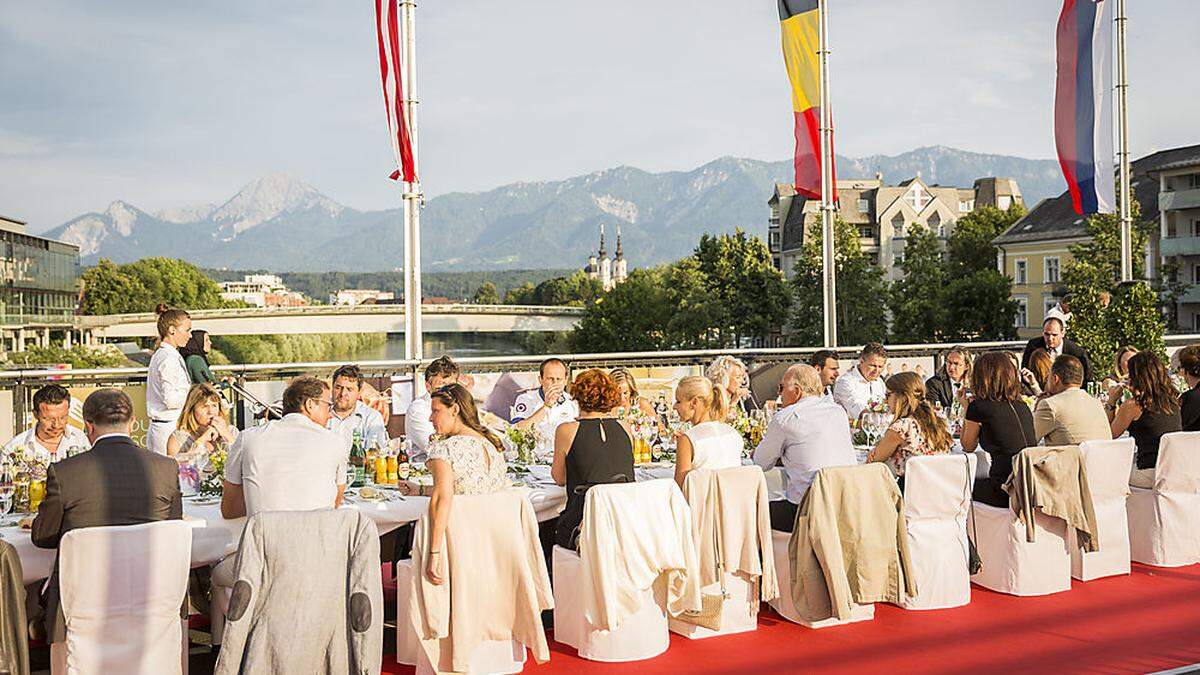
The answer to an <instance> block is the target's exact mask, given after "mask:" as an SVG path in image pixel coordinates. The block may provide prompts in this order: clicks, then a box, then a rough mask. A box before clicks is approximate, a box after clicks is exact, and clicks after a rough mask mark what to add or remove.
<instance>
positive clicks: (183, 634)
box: [51, 520, 192, 675]
mask: <svg viewBox="0 0 1200 675" xmlns="http://www.w3.org/2000/svg"><path fill="white" fill-rule="evenodd" d="M191 547H192V532H191V527H190V526H189V525H188V524H187V523H185V522H183V521H181V520H167V521H161V522H155V523H145V524H142V525H127V526H122V527H88V528H81V529H77V530H71V531H70V532H68V533H66V534H65V535H63V538H62V542H61V543H60V545H59V591H60V593H61V596H62V611H63V616H64V617H65V618H66V626H67V640H66V642H65V643H55V644H54V645H52V648H51V652H52V654H51V672H53V673H55V674H56V675H57V674H58V673H68V674H74V673H81V674H87V675H90V674H91V673H146V674H147V675H149V674H155V675H157V674H160V673H186V672H187V656H188V653H187V651H188V650H187V628H186V622H185V621H181V620H180V618H179V608H180V607H181V606H182V603H183V599H184V596H185V595H186V594H187V579H188V567H189V565H190V562H191Z"/></svg>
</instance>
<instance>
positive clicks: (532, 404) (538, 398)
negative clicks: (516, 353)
mask: <svg viewBox="0 0 1200 675" xmlns="http://www.w3.org/2000/svg"><path fill="white" fill-rule="evenodd" d="M569 372H570V371H569V370H568V368H567V364H566V362H565V361H563V360H562V359H555V358H550V359H546V360H545V361H542V364H541V366H539V367H538V381H539V383H540V384H541V386H540V387H539V388H537V389H530V390H529V391H526V392H524V393H522V394H521V395H520V396H518V397H517V400H516V401H515V402H514V403H513V407H512V413H511V415H510V416H509V417H510V421H511V422H512V424H513V426H514V427H516V428H518V429H531V428H532V429H536V430H537V432H538V446H537V452H538V454H539V455H544V454H547V453H548V452H549V453H553V452H554V432H555V430H556V429H558V425H560V424H562V423H563V422H573V421H575V420H576V419H578V418H579V404H578V403H576V402H575V401H574V400H573V399H572V398H571V395H570V394H568V393H567V384H569V383H570V378H569Z"/></svg>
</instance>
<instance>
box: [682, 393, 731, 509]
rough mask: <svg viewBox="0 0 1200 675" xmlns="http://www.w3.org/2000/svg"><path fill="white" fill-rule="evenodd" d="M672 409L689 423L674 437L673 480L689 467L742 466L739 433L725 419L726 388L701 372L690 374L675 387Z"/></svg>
mask: <svg viewBox="0 0 1200 675" xmlns="http://www.w3.org/2000/svg"><path fill="white" fill-rule="evenodd" d="M675 412H677V413H679V419H681V420H683V421H684V422H689V423H691V425H692V426H691V427H690V428H688V429H686V430H684V431H682V432H680V433H679V434H678V435H677V436H676V437H675V482H676V483H679V486H680V487H683V480H684V478H685V477H686V476H687V474H688V472H689V471H691V470H692V469H727V468H729V467H734V466H741V463H742V435H741V434H739V433H738V432H737V431H736V430H735V429H734V428H733V427H731V426H729V425H728V424H726V423H725V421H724V420H725V418H726V417H727V416H728V415H729V399H728V394H727V393H726V391H725V388H724V387H722V386H721V385H719V384H716V383H714V382H713V381H712V380H710V379H708V378H707V377H703V376H701V375H691V376H689V377H685V378H683V379H682V380H680V381H679V384H678V385H677V386H676V387H675Z"/></svg>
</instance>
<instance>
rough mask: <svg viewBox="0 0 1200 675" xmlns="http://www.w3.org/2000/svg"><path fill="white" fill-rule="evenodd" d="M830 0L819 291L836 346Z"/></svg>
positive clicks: (823, 38)
mask: <svg viewBox="0 0 1200 675" xmlns="http://www.w3.org/2000/svg"><path fill="white" fill-rule="evenodd" d="M828 5H829V0H819V2H818V3H817V11H818V12H819V21H818V23H819V25H820V46H819V47H818V51H817V54H818V56H819V57H820V63H821V293H822V296H823V309H824V323H825V346H826V347H836V346H837V280H836V275H835V271H836V267H835V259H834V251H835V242H834V233H833V192H834V184H833V129H831V128H830V127H831V122H830V120H831V119H832V118H833V115H832V111H830V109H829V6H828Z"/></svg>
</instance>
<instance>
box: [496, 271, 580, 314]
mask: <svg viewBox="0 0 1200 675" xmlns="http://www.w3.org/2000/svg"><path fill="white" fill-rule="evenodd" d="M603 293H604V286H603V284H601V283H600V280H599V279H592V278H591V277H589V276H588V275H587V274H585V273H584V272H583V271H582V270H577V271H575V272H574V273H572V274H571V275H570V276H565V277H554V278H552V279H547V280H545V281H543V282H541V283H539V284H538V285H537V286H534V285H533V284H532V283H529V282H527V283H525V284H523V285H521V286H519V287H517V288H514V289H511V290H510V291H509V292H508V293H507V294H506V295H505V296H504V301H505V303H506V304H510V305H567V306H571V307H583V306H585V305H586V304H588V303H589V302H591V301H592V300H594V299H595V298H598V297H600V295H601V294H603Z"/></svg>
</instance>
